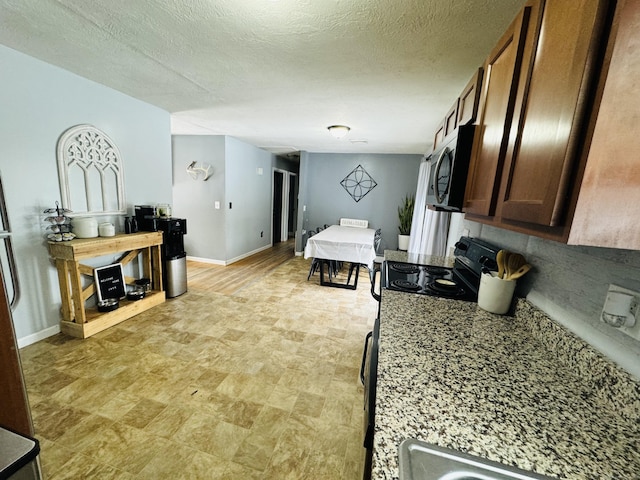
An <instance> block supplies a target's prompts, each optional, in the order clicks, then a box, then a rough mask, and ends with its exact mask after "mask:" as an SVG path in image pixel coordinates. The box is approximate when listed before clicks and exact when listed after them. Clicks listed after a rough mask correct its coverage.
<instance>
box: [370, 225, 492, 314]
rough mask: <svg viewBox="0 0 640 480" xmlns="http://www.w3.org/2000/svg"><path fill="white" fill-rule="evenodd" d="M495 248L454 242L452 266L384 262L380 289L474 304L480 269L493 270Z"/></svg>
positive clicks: (467, 240)
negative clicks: (453, 261)
mask: <svg viewBox="0 0 640 480" xmlns="http://www.w3.org/2000/svg"><path fill="white" fill-rule="evenodd" d="M498 250H499V249H498V248H497V247H495V246H493V245H491V244H488V243H486V242H484V241H482V240H477V239H474V238H470V237H462V238H460V240H459V241H458V242H457V243H456V249H455V253H454V254H455V263H454V266H453V267H442V266H435V265H421V264H415V263H407V262H396V261H385V262H384V266H383V276H382V287H383V288H386V289H388V290H396V291H400V292H406V293H417V294H421V295H431V296H435V297H443V298H451V299H455V300H465V301H469V302H475V301H477V299H478V287H479V285H480V274H481V271H482V269H483V268H489V269H494V267H495V258H496V254H497V252H498Z"/></svg>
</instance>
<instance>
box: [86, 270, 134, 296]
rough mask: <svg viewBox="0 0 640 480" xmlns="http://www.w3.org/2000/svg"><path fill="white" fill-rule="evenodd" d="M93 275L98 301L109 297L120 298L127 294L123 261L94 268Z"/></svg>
mask: <svg viewBox="0 0 640 480" xmlns="http://www.w3.org/2000/svg"><path fill="white" fill-rule="evenodd" d="M93 276H94V279H95V282H96V293H97V295H98V301H102V300H106V299H108V298H118V299H120V298H123V297H125V296H126V294H127V292H126V285H125V283H124V271H123V270H122V264H121V263H114V264H112V265H105V266H104V267H96V268H95V269H94V270H93Z"/></svg>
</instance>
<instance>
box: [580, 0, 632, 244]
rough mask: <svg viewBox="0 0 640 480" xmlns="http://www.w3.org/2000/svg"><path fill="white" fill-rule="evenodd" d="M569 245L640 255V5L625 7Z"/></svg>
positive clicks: (626, 4) (623, 4) (618, 16)
mask: <svg viewBox="0 0 640 480" xmlns="http://www.w3.org/2000/svg"><path fill="white" fill-rule="evenodd" d="M616 19H617V22H616V23H617V26H618V27H617V34H616V35H615V41H611V42H610V45H612V49H611V50H612V54H611V61H610V63H609V70H608V73H607V76H606V82H604V90H603V92H602V98H601V101H600V108H599V112H598V117H597V119H596V122H595V128H594V132H593V137H592V139H591V147H590V149H589V152H588V157H587V163H586V168H585V172H584V177H583V179H582V186H581V188H580V195H579V197H578V202H577V206H576V209H575V214H574V217H573V223H572V225H571V233H570V236H569V243H571V244H579V245H595V246H600V247H611V248H624V249H633V250H640V223H639V222H638V219H640V135H639V134H638V124H639V122H640V107H639V104H640V83H638V79H640V55H639V54H638V45H639V44H640V2H638V1H636V0H632V1H631V0H627V1H624V2H620V3H619V7H618V11H617V12H616Z"/></svg>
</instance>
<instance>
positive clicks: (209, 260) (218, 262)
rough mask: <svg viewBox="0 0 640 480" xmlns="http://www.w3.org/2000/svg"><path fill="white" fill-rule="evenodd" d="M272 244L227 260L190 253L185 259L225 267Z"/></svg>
mask: <svg viewBox="0 0 640 480" xmlns="http://www.w3.org/2000/svg"><path fill="white" fill-rule="evenodd" d="M272 246H273V245H265V246H264V247H260V248H257V249H256V250H253V251H251V252H247V253H243V254H242V255H240V256H238V257H235V258H231V259H229V260H226V261H225V260H214V259H212V258H204V257H192V256H190V255H187V260H191V261H193V262H200V263H209V264H212V265H222V266H223V267H226V266H227V265H231V264H232V263H235V262H239V261H240V260H243V259H245V258H247V257H250V256H251V255H255V254H256V253H260V252H262V251H264V250H267V249H269V248H271V247H272Z"/></svg>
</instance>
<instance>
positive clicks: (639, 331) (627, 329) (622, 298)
mask: <svg viewBox="0 0 640 480" xmlns="http://www.w3.org/2000/svg"><path fill="white" fill-rule="evenodd" d="M629 297H630V298H629ZM639 305H640V292H636V291H633V290H629V289H628V288H624V287H620V286H619V285H614V284H611V285H609V290H608V291H607V297H606V298H605V301H604V305H603V307H602V313H601V314H600V320H601V321H602V322H603V323H605V324H606V325H609V326H611V327H612V328H617V329H618V330H620V331H621V332H623V333H625V334H627V335H629V336H630V337H632V338H635V339H636V340H640V314H639V312H638V309H639ZM624 315H628V316H629V317H628V318H629V319H634V320H635V321H634V324H633V325H628V326H627V325H626V324H625V325H622V326H619V327H618V326H615V325H613V324H612V323H611V322H612V321H614V320H616V319H619V320H620V321H622V319H623V318H624Z"/></svg>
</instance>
